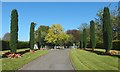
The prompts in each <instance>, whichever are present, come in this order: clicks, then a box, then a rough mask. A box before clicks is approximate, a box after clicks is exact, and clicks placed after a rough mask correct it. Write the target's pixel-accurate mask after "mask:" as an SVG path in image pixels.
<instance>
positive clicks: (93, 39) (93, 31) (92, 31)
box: [90, 20, 96, 50]
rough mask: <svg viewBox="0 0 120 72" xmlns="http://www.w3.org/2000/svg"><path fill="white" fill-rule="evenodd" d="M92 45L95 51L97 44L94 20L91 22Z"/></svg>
mask: <svg viewBox="0 0 120 72" xmlns="http://www.w3.org/2000/svg"><path fill="white" fill-rule="evenodd" d="M90 44H91V45H92V49H93V50H94V48H95V46H96V42H95V24H94V21H93V20H92V21H90Z"/></svg>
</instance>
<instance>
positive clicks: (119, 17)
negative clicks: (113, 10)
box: [117, 1, 120, 40]
mask: <svg viewBox="0 0 120 72" xmlns="http://www.w3.org/2000/svg"><path fill="white" fill-rule="evenodd" d="M117 31H118V40H120V1H119V2H118V27H117Z"/></svg>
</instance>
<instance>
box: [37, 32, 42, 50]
mask: <svg viewBox="0 0 120 72" xmlns="http://www.w3.org/2000/svg"><path fill="white" fill-rule="evenodd" d="M38 45H39V48H40V47H41V46H42V37H41V31H38Z"/></svg>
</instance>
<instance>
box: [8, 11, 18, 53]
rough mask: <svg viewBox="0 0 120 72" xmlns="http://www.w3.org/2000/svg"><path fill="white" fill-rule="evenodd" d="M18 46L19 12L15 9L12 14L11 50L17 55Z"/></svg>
mask: <svg viewBox="0 0 120 72" xmlns="http://www.w3.org/2000/svg"><path fill="white" fill-rule="evenodd" d="M17 45H18V12H17V10H16V9H13V10H12V12H11V25H10V49H11V52H12V53H16V50H17Z"/></svg>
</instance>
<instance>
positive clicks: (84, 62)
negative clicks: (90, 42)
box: [70, 49, 118, 70]
mask: <svg viewBox="0 0 120 72" xmlns="http://www.w3.org/2000/svg"><path fill="white" fill-rule="evenodd" d="M70 59H71V62H72V65H73V67H74V68H75V70H118V57H112V56H107V55H98V54H96V53H92V52H89V51H85V50H80V49H71V50H70Z"/></svg>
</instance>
